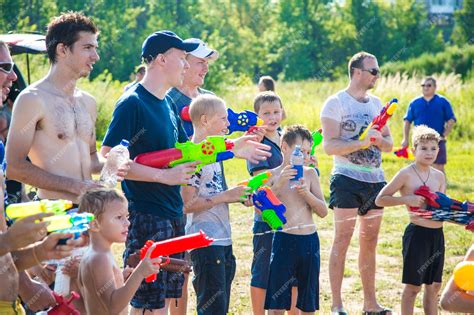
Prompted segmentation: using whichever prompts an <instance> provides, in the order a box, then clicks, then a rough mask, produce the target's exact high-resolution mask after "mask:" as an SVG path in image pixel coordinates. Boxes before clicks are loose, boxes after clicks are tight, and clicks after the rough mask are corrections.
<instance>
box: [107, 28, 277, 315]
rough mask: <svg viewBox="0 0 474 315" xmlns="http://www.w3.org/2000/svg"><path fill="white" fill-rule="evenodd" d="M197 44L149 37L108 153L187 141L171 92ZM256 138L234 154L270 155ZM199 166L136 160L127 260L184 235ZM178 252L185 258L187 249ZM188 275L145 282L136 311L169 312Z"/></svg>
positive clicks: (237, 145) (167, 35) (128, 188)
mask: <svg viewBox="0 0 474 315" xmlns="http://www.w3.org/2000/svg"><path fill="white" fill-rule="evenodd" d="M197 47H198V44H196V43H189V42H184V41H183V40H182V39H181V38H179V37H178V36H177V35H176V34H174V33H173V32H170V31H160V32H155V33H153V34H151V35H150V36H149V37H148V38H147V39H146V40H145V41H144V43H143V46H142V58H143V60H144V62H145V64H146V68H147V69H146V74H145V77H144V78H143V80H142V81H141V82H140V83H138V84H136V85H134V86H133V87H131V88H130V89H129V90H127V91H126V92H125V93H124V94H123V95H122V96H121V98H120V99H119V101H118V102H117V105H116V108H115V110H114V113H113V116H112V121H111V123H110V125H109V128H108V130H107V133H106V135H105V138H104V141H103V144H102V148H101V154H102V155H103V156H105V155H106V154H107V153H108V152H109V151H110V149H111V148H112V147H114V146H115V145H117V144H119V143H120V141H121V140H122V139H126V140H129V142H130V145H129V151H130V158H131V159H134V158H135V157H136V156H137V155H138V154H140V153H145V152H152V151H158V150H165V149H169V148H173V147H174V146H175V144H176V142H185V141H186V140H187V136H186V133H185V131H184V129H183V126H182V124H181V121H180V118H179V116H178V112H177V110H176V107H175V106H173V105H172V103H171V100H170V99H169V97H168V96H167V95H166V93H167V91H168V90H169V89H170V88H171V87H174V86H180V85H181V84H182V81H183V77H184V73H185V71H186V70H187V69H188V68H189V64H188V62H187V61H186V52H190V51H193V50H195V49H196V48H197ZM252 139H253V137H251V136H250V137H249V136H247V137H242V138H239V139H236V140H234V149H233V152H234V154H235V155H236V156H238V157H242V158H246V159H249V160H251V161H254V162H255V161H258V160H262V159H265V158H266V157H267V156H270V155H271V154H270V153H268V152H266V150H268V149H269V148H268V146H265V145H262V144H259V143H256V142H253V141H251V140H252ZM196 165H197V163H195V162H190V163H185V164H182V165H179V166H176V167H173V168H170V169H155V168H151V167H147V166H144V165H140V164H137V163H132V164H131V167H130V171H129V172H128V175H127V177H126V179H125V181H124V182H123V183H122V189H123V191H124V192H125V195H126V197H127V199H128V201H129V211H130V227H129V233H128V237H127V241H126V244H125V246H126V248H125V252H124V255H123V256H124V261H125V263H126V262H127V259H128V257H129V256H130V255H131V254H134V253H135V252H136V251H137V250H139V249H140V248H141V247H142V246H143V245H144V244H145V242H146V241H147V240H154V241H161V240H164V239H169V238H173V237H176V236H181V235H184V220H183V200H182V199H181V195H180V186H179V185H181V184H187V182H188V180H189V179H190V177H191V174H193V173H194V172H195V167H196ZM174 257H176V258H182V257H183V254H182V253H181V254H177V255H174ZM183 279H184V277H183V275H182V274H181V273H178V274H176V273H171V272H167V271H164V270H162V271H160V273H159V274H158V278H157V280H156V281H155V282H151V283H145V282H143V283H142V284H141V285H140V288H139V289H138V291H137V292H136V294H135V296H134V297H133V299H132V301H131V305H132V314H142V312H143V311H144V310H158V309H159V310H161V311H163V312H166V310H167V308H168V306H169V303H170V300H171V299H175V298H179V297H181V289H182V286H183Z"/></svg>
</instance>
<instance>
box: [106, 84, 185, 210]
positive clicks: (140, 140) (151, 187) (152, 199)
mask: <svg viewBox="0 0 474 315" xmlns="http://www.w3.org/2000/svg"><path fill="white" fill-rule="evenodd" d="M170 102H171V101H170V100H169V98H168V97H167V96H166V97H165V99H162V100H160V99H158V98H157V97H156V96H154V95H153V94H151V93H150V92H149V91H148V90H147V89H145V88H144V87H143V85H141V84H136V85H134V86H133V87H131V88H130V89H129V90H128V91H127V92H126V93H125V94H123V95H122V96H121V97H120V99H119V100H118V102H117V105H116V108H115V110H114V113H113V115H112V121H111V122H110V125H109V129H108V130H107V133H106V135H105V138H104V141H103V143H102V145H104V146H109V147H114V146H116V145H118V144H119V143H120V141H121V140H122V139H126V140H129V141H130V145H129V148H128V149H129V151H130V158H131V159H132V160H133V159H134V158H135V157H136V156H137V155H138V154H141V153H146V152H153V151H158V150H165V149H169V148H173V147H174V146H175V144H176V142H185V141H186V140H187V137H186V133H185V132H184V129H183V126H182V125H181V123H180V119H179V117H178V113H177V112H176V109H175V107H174V106H172V105H171V103H170ZM122 189H123V191H124V193H125V196H126V197H127V199H128V201H129V209H130V211H139V212H141V213H149V214H154V215H156V216H158V217H160V218H162V219H175V218H181V217H182V216H183V200H182V199H181V195H180V186H168V185H165V184H161V183H149V182H140V181H134V180H128V179H127V180H125V181H123V182H122Z"/></svg>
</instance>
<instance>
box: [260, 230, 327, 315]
mask: <svg viewBox="0 0 474 315" xmlns="http://www.w3.org/2000/svg"><path fill="white" fill-rule="evenodd" d="M319 269H320V257H319V237H318V233H317V232H315V233H313V234H309V235H294V234H288V233H284V232H278V233H275V236H274V237H273V247H272V257H271V261H270V274H269V279H268V286H267V295H266V297H265V309H267V310H269V309H276V310H283V309H286V310H289V309H290V308H291V287H292V285H293V283H294V281H295V280H296V281H297V282H298V285H297V287H298V298H297V301H296V307H297V308H298V309H300V310H302V311H303V312H314V311H316V310H318V309H319Z"/></svg>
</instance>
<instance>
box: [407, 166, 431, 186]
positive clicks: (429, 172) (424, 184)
mask: <svg viewBox="0 0 474 315" xmlns="http://www.w3.org/2000/svg"><path fill="white" fill-rule="evenodd" d="M411 167H412V168H413V170H414V171H415V173H416V176H418V178H419V179H420V181H421V182H422V183H423V186H426V183H427V182H428V180H429V179H430V174H431V169H429V170H428V177H427V178H426V180H423V179H422V178H421V176H420V174H419V173H418V171H417V170H416V167H415V164H412V165H411Z"/></svg>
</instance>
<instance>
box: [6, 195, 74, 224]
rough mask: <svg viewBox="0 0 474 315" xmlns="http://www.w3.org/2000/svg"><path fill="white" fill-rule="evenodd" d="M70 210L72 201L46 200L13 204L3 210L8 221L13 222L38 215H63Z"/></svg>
mask: <svg viewBox="0 0 474 315" xmlns="http://www.w3.org/2000/svg"><path fill="white" fill-rule="evenodd" d="M71 208H72V201H70V200H64V199H59V200H48V199H44V200H41V201H31V202H23V203H14V204H11V205H9V206H8V207H7V209H6V210H5V212H6V215H7V217H8V218H9V219H11V220H15V219H19V218H24V217H28V216H30V215H35V214H38V213H54V214H65V213H66V210H68V209H71Z"/></svg>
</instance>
